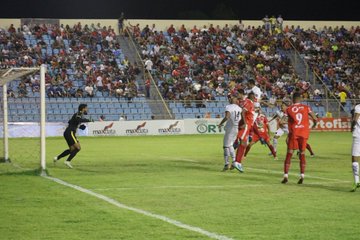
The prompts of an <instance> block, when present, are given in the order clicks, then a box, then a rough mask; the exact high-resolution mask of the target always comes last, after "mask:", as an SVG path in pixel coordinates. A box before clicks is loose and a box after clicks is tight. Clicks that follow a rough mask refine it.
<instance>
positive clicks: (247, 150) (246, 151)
mask: <svg viewBox="0 0 360 240" xmlns="http://www.w3.org/2000/svg"><path fill="white" fill-rule="evenodd" d="M250 148H251V147H250V145H248V146H247V147H246V150H245V153H244V157H246V156H247V154H248V152H249V151H250Z"/></svg>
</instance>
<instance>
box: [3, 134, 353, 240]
mask: <svg viewBox="0 0 360 240" xmlns="http://www.w3.org/2000/svg"><path fill="white" fill-rule="evenodd" d="M284 141H285V138H281V139H280V141H279V147H278V148H279V149H278V151H279V160H277V161H275V160H273V159H272V158H270V157H269V156H268V149H267V148H266V147H264V146H262V145H260V144H256V145H255V146H254V147H253V148H252V150H251V152H250V153H249V155H248V158H247V160H246V161H245V162H244V170H245V172H244V173H242V174H240V173H239V172H237V171H236V170H233V171H228V172H221V170H222V167H223V152H222V136H221V135H207V136H205V135H191V136H161V137H150V136H149V137H102V138H92V137H87V138H86V137H83V138H80V142H81V144H82V151H81V152H80V153H79V154H78V155H77V156H76V158H75V159H74V161H73V166H74V169H67V168H66V167H65V165H64V164H63V160H61V161H60V162H58V163H57V165H56V166H54V165H53V163H52V157H53V156H55V155H57V154H59V153H60V152H62V151H63V150H64V149H65V148H66V147H67V146H66V143H65V141H64V140H63V139H62V138H49V139H47V156H48V158H47V159H48V162H47V167H48V173H49V175H50V176H52V177H54V178H57V179H61V180H63V181H65V182H67V183H70V184H73V185H76V186H79V187H82V188H84V189H86V190H89V191H91V192H94V193H97V194H101V195H99V196H104V197H105V198H106V199H105V200H109V201H110V202H111V201H114V202H116V204H118V206H115V205H116V204H115V205H114V204H110V203H109V202H107V201H105V200H104V199H99V198H97V197H95V196H93V195H89V194H87V193H84V192H80V191H77V190H76V189H74V188H71V187H68V186H64V185H61V184H58V183H56V182H54V181H51V180H49V179H46V178H42V177H39V176H38V175H36V171H35V170H34V169H36V168H37V167H38V165H39V164H38V162H37V161H34V160H31V159H27V157H26V156H25V153H26V151H28V150H25V149H26V148H29V146H30V145H31V144H30V142H31V140H27V139H11V140H10V144H11V146H16V154H18V155H19V156H21V157H17V158H15V160H14V161H13V162H12V163H11V164H0V239H209V238H210V237H211V236H212V237H214V238H216V237H218V239H221V238H223V239H287V240H288V239H327V240H328V239H359V237H360V228H359V227H358V222H359V221H358V219H359V213H360V204H359V199H360V191H358V192H355V193H351V192H350V190H351V187H352V183H353V177H352V171H351V162H350V158H351V156H350V148H351V134H350V133H313V134H312V135H311V139H310V141H309V143H310V144H311V145H312V147H313V150H314V151H315V154H316V156H315V157H314V158H310V157H307V172H306V178H305V182H304V184H303V185H297V184H296V182H297V180H298V172H299V161H298V160H297V159H296V158H293V160H292V167H291V170H290V178H289V183H288V184H287V185H283V184H280V181H281V180H282V169H283V159H284V157H285V143H284ZM12 149H14V147H12ZM307 156H309V154H307ZM121 204H123V205H121ZM126 208H128V209H126ZM142 211H143V212H142ZM150 213H151V214H155V215H151V214H150ZM157 217H163V220H166V221H167V222H166V221H163V220H160V219H159V218H157ZM176 224H177V225H178V226H176ZM179 225H180V227H179ZM181 226H186V228H182V227H181ZM191 227H193V228H194V229H195V230H199V229H200V232H201V231H204V232H206V233H208V234H209V235H208V236H207V235H204V234H202V233H199V231H197V232H196V231H193V230H194V229H192V228H191Z"/></svg>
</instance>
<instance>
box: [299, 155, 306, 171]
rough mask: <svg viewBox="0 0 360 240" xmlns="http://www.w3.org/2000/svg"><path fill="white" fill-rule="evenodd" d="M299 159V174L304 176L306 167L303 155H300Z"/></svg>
mask: <svg viewBox="0 0 360 240" xmlns="http://www.w3.org/2000/svg"><path fill="white" fill-rule="evenodd" d="M299 159H300V173H301V174H304V173H305V166H306V160H305V153H300V155H299Z"/></svg>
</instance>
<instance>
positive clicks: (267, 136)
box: [252, 133, 270, 142]
mask: <svg viewBox="0 0 360 240" xmlns="http://www.w3.org/2000/svg"><path fill="white" fill-rule="evenodd" d="M260 138H262V139H264V140H265V142H269V141H270V136H269V134H266V133H263V134H260V135H257V134H253V135H252V142H257V141H259V140H260Z"/></svg>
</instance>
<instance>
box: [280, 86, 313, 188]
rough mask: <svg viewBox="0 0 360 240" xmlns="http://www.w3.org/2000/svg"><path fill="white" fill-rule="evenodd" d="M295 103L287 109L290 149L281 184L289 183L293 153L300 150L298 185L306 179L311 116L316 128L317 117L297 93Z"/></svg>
mask: <svg viewBox="0 0 360 240" xmlns="http://www.w3.org/2000/svg"><path fill="white" fill-rule="evenodd" d="M293 102H294V103H293V104H292V105H290V106H289V107H288V108H287V109H286V113H287V115H288V124H289V135H288V141H287V145H288V149H287V154H286V158H285V162H284V179H283V180H282V182H281V183H287V182H288V178H289V175H288V173H289V168H290V163H291V157H292V155H293V151H294V150H296V149H299V151H300V155H299V159H300V179H299V181H298V184H302V183H303V181H304V177H305V165H306V160H305V150H306V144H307V140H308V138H309V135H310V129H309V116H310V117H311V118H312V119H313V122H314V125H313V127H315V126H316V122H317V117H316V115H315V114H314V113H313V112H312V111H311V109H310V107H309V106H307V105H304V104H301V103H300V102H301V95H300V93H298V92H296V93H294V94H293Z"/></svg>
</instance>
